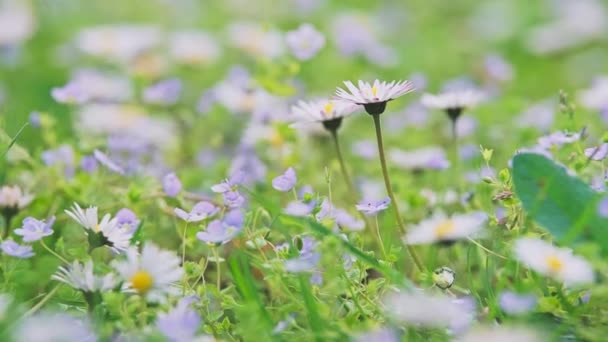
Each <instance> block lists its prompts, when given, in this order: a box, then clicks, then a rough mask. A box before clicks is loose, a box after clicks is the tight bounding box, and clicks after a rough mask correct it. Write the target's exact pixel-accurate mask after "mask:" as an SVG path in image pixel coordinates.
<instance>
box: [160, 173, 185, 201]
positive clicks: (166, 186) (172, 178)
mask: <svg viewBox="0 0 608 342" xmlns="http://www.w3.org/2000/svg"><path fill="white" fill-rule="evenodd" d="M163 191H164V192H165V194H167V196H169V197H175V196H177V194H179V192H180V191H182V182H181V181H180V180H179V178H177V175H176V174H175V173H174V172H171V173H169V174H167V175H165V177H163Z"/></svg>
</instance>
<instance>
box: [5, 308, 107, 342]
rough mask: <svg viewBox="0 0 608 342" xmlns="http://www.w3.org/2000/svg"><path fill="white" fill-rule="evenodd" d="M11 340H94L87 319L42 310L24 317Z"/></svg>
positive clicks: (67, 341) (77, 341)
mask: <svg viewBox="0 0 608 342" xmlns="http://www.w3.org/2000/svg"><path fill="white" fill-rule="evenodd" d="M12 337H13V338H12V341H38V342H44V341H49V342H50V341H64V342H95V341H98V338H97V336H95V333H94V332H93V329H92V328H91V326H90V324H89V322H88V321H87V320H83V319H78V318H76V317H72V316H70V315H67V314H62V313H50V312H43V313H38V314H35V315H33V316H29V317H26V318H24V319H23V320H22V321H21V322H19V323H18V325H17V327H16V328H15V330H14V331H13V333H12Z"/></svg>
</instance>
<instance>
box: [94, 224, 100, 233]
mask: <svg viewBox="0 0 608 342" xmlns="http://www.w3.org/2000/svg"><path fill="white" fill-rule="evenodd" d="M100 229H101V227H99V223H98V224H96V225H95V233H99V230H100Z"/></svg>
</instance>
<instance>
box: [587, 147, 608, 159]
mask: <svg viewBox="0 0 608 342" xmlns="http://www.w3.org/2000/svg"><path fill="white" fill-rule="evenodd" d="M606 156H608V144H606V143H604V144H601V145H599V146H596V147H590V148H586V149H585V157H587V158H590V159H593V160H595V161H602V160H604V159H606Z"/></svg>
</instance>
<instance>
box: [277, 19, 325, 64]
mask: <svg viewBox="0 0 608 342" xmlns="http://www.w3.org/2000/svg"><path fill="white" fill-rule="evenodd" d="M285 41H286V43H287V47H288V48H289V50H291V53H292V54H293V55H294V56H295V57H296V58H297V59H299V60H301V61H305V60H308V59H311V58H312V57H314V56H315V55H316V54H317V52H319V50H321V49H322V48H323V46H325V37H324V36H323V34H321V33H320V32H319V31H317V30H316V29H315V27H314V26H312V25H310V24H302V25H300V27H299V28H298V29H297V30H294V31H289V32H287V34H286V35H285Z"/></svg>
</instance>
